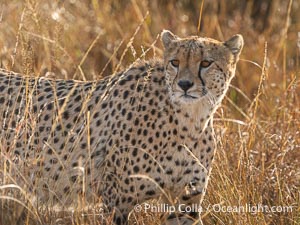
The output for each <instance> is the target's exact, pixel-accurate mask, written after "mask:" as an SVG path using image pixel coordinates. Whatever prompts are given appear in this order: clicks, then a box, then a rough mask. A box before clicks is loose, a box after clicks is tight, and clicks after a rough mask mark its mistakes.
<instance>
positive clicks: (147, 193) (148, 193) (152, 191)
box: [146, 190, 155, 196]
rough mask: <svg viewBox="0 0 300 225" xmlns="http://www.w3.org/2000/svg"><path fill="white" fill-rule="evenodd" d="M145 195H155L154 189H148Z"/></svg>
mask: <svg viewBox="0 0 300 225" xmlns="http://www.w3.org/2000/svg"><path fill="white" fill-rule="evenodd" d="M146 195H150V196H152V195H155V191H154V190H150V191H146Z"/></svg>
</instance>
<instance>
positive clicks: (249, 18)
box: [0, 0, 300, 225]
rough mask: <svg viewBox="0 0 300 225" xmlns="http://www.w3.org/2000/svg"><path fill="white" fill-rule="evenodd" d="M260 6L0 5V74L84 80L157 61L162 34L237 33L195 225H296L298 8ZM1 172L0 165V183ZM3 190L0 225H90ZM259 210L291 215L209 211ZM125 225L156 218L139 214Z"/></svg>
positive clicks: (11, 1)
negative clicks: (238, 47) (199, 224)
mask: <svg viewBox="0 0 300 225" xmlns="http://www.w3.org/2000/svg"><path fill="white" fill-rule="evenodd" d="M262 2H263V3H262V5H261V12H256V11H255V10H254V8H255V7H254V6H255V4H258V1H255V0H251V1H230V2H229V1H226V2H225V1H204V0H202V1H191V0H185V1H174V0H172V1H157V0H154V1H146V0H142V1H136V0H132V1H117V0H113V1H108V0H103V1H97V0H91V1H87V0H85V1H79V0H69V1H50V0H44V1H38V0H26V1H19V0H2V1H1V2H0V65H1V67H2V68H5V69H8V70H13V71H16V72H20V73H23V74H25V75H34V76H49V74H50V76H52V75H51V74H52V72H53V73H54V74H55V77H56V78H64V79H79V80H93V79H99V78H100V77H102V76H107V75H109V74H112V73H115V72H117V71H120V70H123V69H124V68H126V66H128V65H130V64H131V63H132V62H133V61H135V60H136V59H138V58H145V59H150V58H152V57H161V55H162V51H161V49H162V48H161V44H160V43H159V41H157V42H156V40H157V35H158V34H159V33H160V31H161V30H162V29H164V28H166V29H170V30H172V31H173V32H174V33H176V34H178V35H179V36H187V35H191V34H198V35H200V36H208V37H213V38H216V39H219V40H225V39H226V38H229V37H230V36H231V35H233V34H236V33H241V34H242V35H243V36H244V38H245V47H244V50H243V53H242V55H241V60H240V62H239V64H238V68H237V73H236V78H235V79H234V81H233V83H232V88H231V89H230V90H229V92H228V94H227V96H226V98H225V100H224V101H223V104H222V107H221V108H220V109H219V110H218V111H217V113H216V116H215V118H216V119H215V122H214V123H215V127H216V134H217V137H218V150H217V154H216V159H215V162H214V166H213V172H212V175H211V178H210V182H209V186H208V191H207V194H206V196H205V199H204V205H203V208H204V209H205V210H204V212H203V213H202V217H203V222H204V224H245V225H254V224H276V225H277V224H280V225H286V224H300V129H299V127H300V120H299V118H300V101H299V97H300V95H299V93H300V92H299V91H300V88H299V73H300V70H299V66H300V14H299V10H300V3H299V2H298V1H292V0H290V1H276V0H275V1H273V4H272V7H271V9H270V12H269V14H266V13H265V12H264V9H266V7H267V6H268V5H267V2H268V1H262ZM264 4H265V5H264ZM264 13H265V14H264ZM200 17H201V18H200ZM199 21H200V22H199ZM146 50H147V51H146ZM145 51H146V53H145ZM50 72H51V73H50ZM5 171H6V168H5V165H0V174H1V173H5ZM7 188H17V186H16V187H11V186H5V184H0V199H1V200H3V201H2V203H3V202H5V203H7V202H8V204H2V208H1V209H0V224H1V223H2V224H45V223H46V224H100V222H99V215H98V214H99V212H97V211H95V210H91V211H90V212H89V211H88V212H85V213H84V214H83V213H82V210H81V209H78V210H75V211H74V212H73V213H65V212H53V211H48V210H47V209H46V210H43V211H41V210H40V209H36V208H34V207H32V206H31V205H30V203H29V202H27V201H26V200H24V201H20V200H16V199H13V198H12V197H10V196H7V195H5V192H4V191H3V190H6V189H7ZM24 195H25V199H26V193H25V194H24ZM259 204H261V205H267V206H270V207H271V206H278V207H280V206H292V210H291V211H289V212H264V213H262V212H258V213H251V212H240V213H238V212H222V211H220V212H219V211H218V210H216V209H220V207H219V206H224V207H226V206H247V205H250V206H257V205H259ZM23 207H25V208H27V209H28V210H24V209H23ZM214 207H215V208H214ZM277 211H278V210H277ZM4 212H5V213H4ZM8 212H9V213H8ZM110 219H111V217H108V218H107V220H108V223H109V220H110ZM131 221H132V223H134V221H135V222H137V223H138V224H143V223H145V224H159V221H160V219H159V215H157V214H153V215H150V214H145V213H141V214H132V218H131Z"/></svg>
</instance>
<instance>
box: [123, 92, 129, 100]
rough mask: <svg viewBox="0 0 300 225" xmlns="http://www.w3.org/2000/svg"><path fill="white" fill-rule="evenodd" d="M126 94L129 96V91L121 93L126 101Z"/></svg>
mask: <svg viewBox="0 0 300 225" xmlns="http://www.w3.org/2000/svg"><path fill="white" fill-rule="evenodd" d="M128 94H129V91H127V90H126V91H124V93H123V98H124V99H126V98H127V97H128Z"/></svg>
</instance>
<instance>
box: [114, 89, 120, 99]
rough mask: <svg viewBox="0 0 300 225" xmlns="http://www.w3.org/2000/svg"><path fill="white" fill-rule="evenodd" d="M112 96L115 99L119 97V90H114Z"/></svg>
mask: <svg viewBox="0 0 300 225" xmlns="http://www.w3.org/2000/svg"><path fill="white" fill-rule="evenodd" d="M113 95H114V97H117V96H118V95H119V90H118V89H116V90H114V93H113Z"/></svg>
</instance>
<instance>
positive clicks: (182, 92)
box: [162, 31, 243, 108]
mask: <svg viewBox="0 0 300 225" xmlns="http://www.w3.org/2000/svg"><path fill="white" fill-rule="evenodd" d="M162 42H163V45H164V49H165V51H164V61H165V78H166V82H167V85H168V89H169V93H170V96H171V99H172V101H173V102H177V103H182V104H197V105H198V104H199V103H200V102H207V103H209V104H210V106H212V108H214V107H215V106H216V105H218V104H219V103H220V102H221V100H222V98H223V97H224V95H225V93H226V91H227V89H228V86H229V83H230V81H231V79H232V78H233V76H234V73H235V67H236V63H237V61H238V57H239V54H240V52H241V50H242V47H243V37H242V36H241V35H235V36H233V37H232V38H231V39H229V40H228V41H226V42H219V41H216V40H213V39H209V38H201V37H197V36H192V37H188V38H184V39H181V38H179V37H177V36H175V35H174V34H172V33H171V32H170V31H163V32H162Z"/></svg>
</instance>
